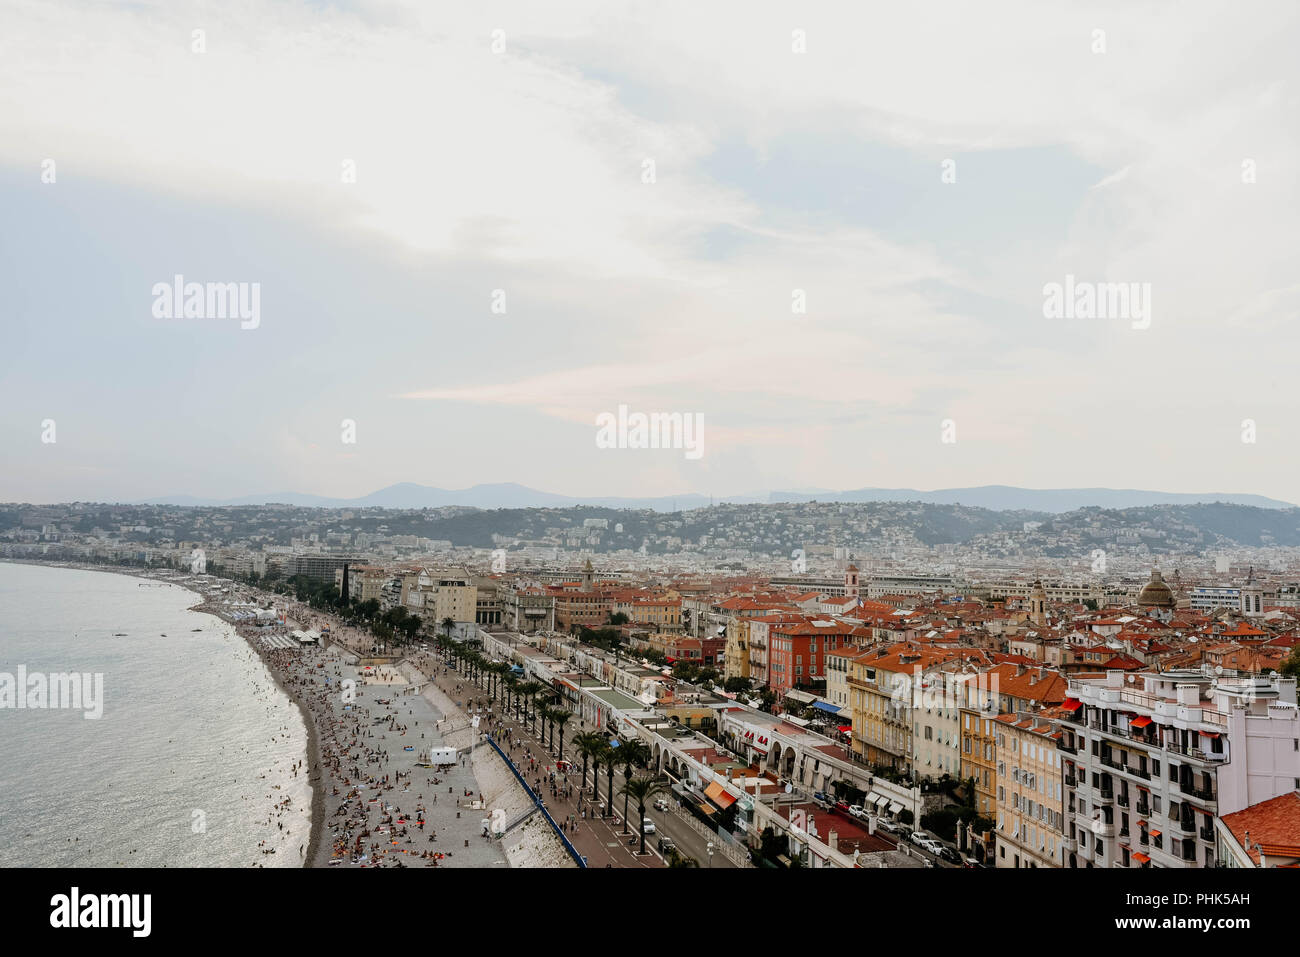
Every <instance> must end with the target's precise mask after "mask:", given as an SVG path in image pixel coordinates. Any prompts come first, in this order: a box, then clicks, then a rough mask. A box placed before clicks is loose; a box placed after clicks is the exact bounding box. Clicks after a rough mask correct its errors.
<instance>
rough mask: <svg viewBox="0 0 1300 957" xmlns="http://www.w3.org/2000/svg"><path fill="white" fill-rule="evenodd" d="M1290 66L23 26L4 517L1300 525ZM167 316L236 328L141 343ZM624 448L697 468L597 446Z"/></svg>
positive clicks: (2, 272)
mask: <svg viewBox="0 0 1300 957" xmlns="http://www.w3.org/2000/svg"><path fill="white" fill-rule="evenodd" d="M195 31H202V32H201V33H200V34H196V32H195ZM1298 43H1300V8H1297V7H1296V6H1295V5H1294V4H1291V3H1264V2H1261V3H1252V4H1251V5H1249V7H1246V8H1243V7H1242V6H1241V5H1239V4H1233V3H1180V4H1178V5H1176V7H1175V6H1174V5H1172V4H1168V3H1140V2H1123V3H1101V4H1087V5H1080V4H1064V3H1051V2H1042V0H1032V2H1024V3H1019V2H1005V3H993V4H979V5H975V4H969V3H933V4H895V5H884V4H870V5H867V4H850V3H815V2H813V3H808V2H800V3H754V2H743V3H708V4H701V3H698V2H685V3H674V2H654V3H619V2H609V0H600V2H590V3H588V2H574V0H564V2H559V3H555V4H537V3H535V2H534V3H529V2H521V3H506V2H484V3H474V4H445V3H437V4H431V3H427V2H405V0H382V2H379V0H377V2H364V0H362V2H357V3H322V2H316V3H304V2H277V3H269V2H260V0H236V2H223V3H184V2H180V3H176V2H152V0H138V2H132V3H112V2H93V3H77V2H68V0H39V2H30V0H10V2H8V3H5V4H3V5H0V323H2V325H0V333H2V334H3V339H0V342H2V343H3V346H2V347H0V443H2V445H3V448H4V450H5V455H4V467H3V468H0V501H19V502H51V501H72V500H82V501H85V500H95V501H131V500H138V499H143V498H147V497H153V496H162V495H193V496H198V497H210V498H233V497H238V496H244V495H253V494H262V493H274V492H287V491H294V492H302V493H312V494H318V495H325V496H333V497H356V496H361V495H364V494H366V493H368V492H371V491H374V490H376V489H379V488H382V487H384V486H387V485H390V484H394V483H397V482H415V483H419V484H423V485H432V486H439V487H443V488H463V487H467V486H470V485H474V484H477V483H484V482H518V483H521V484H524V485H528V486H532V487H534V488H538V489H543V490H546V491H551V492H558V493H563V494H568V495H591V496H596V495H600V496H614V495H623V496H649V495H672V494H681V493H685V492H699V493H703V494H712V495H717V496H726V495H739V494H747V493H753V492H757V491H764V490H770V489H790V490H793V489H805V488H821V489H854V488H862V487H869V486H878V487H888V488H894V487H913V488H920V489H934V488H946V487H961V486H974V485H984V484H1005V485H1019V486H1026V487H1034V488H1062V487H1068V488H1077V487H1092V486H1104V487H1114V488H1146V489H1159V490H1163V491H1171V492H1208V491H1222V492H1242V493H1246V492H1249V493H1258V494H1263V495H1270V496H1273V497H1276V498H1281V499H1284V500H1288V501H1300V488H1297V487H1296V479H1295V478H1294V476H1295V475H1296V474H1297V471H1300V470H1298V469H1297V465H1300V453H1298V452H1297V450H1300V423H1297V421H1296V419H1295V416H1294V415H1293V414H1292V405H1293V403H1292V393H1291V391H1290V390H1291V389H1292V388H1294V387H1295V374H1294V372H1293V368H1294V355H1295V352H1296V346H1297V345H1298V344H1300V317H1298V316H1297V312H1298V311H1300V278H1298V275H1297V269H1296V262H1297V251H1298V250H1300V235H1297V233H1300V217H1298V216H1297V212H1300V203H1298V200H1300V190H1298V188H1297V184H1298V182H1300V169H1298V163H1300V124H1297V123H1296V117H1297V116H1300V92H1298V86H1297V82H1298V81H1300V59H1298V58H1297V57H1296V56H1295V55H1294V51H1295V49H1296V48H1297V45H1298ZM176 275H181V276H183V277H184V281H185V282H197V283H242V284H246V285H245V286H244V289H245V290H251V289H252V288H253V284H257V290H258V295H259V299H258V302H259V309H258V314H257V317H256V321H255V322H253V321H245V322H242V323H241V321H240V320H239V319H238V318H221V317H215V316H212V315H190V316H186V315H184V314H180V315H174V316H171V317H168V316H166V315H165V314H164V315H159V312H160V308H161V307H160V306H159V303H158V300H159V296H160V295H161V294H160V293H159V292H158V287H159V285H160V284H162V285H163V286H165V287H170V285H171V284H172V283H173V281H174V277H175V276H176ZM1067 277H1073V279H1072V280H1067ZM1067 281H1068V282H1071V283H1073V284H1074V285H1073V286H1071V288H1076V287H1083V286H1091V287H1101V284H1119V283H1122V284H1125V288H1126V289H1131V290H1133V292H1134V295H1133V298H1132V300H1131V302H1130V304H1129V312H1122V313H1121V314H1120V315H1118V316H1116V315H1104V316H1100V315H1091V316H1090V315H1087V314H1086V310H1085V309H1084V307H1083V306H1082V305H1081V306H1080V308H1079V310H1077V311H1075V310H1072V311H1071V312H1070V313H1069V314H1067V315H1048V314H1047V313H1049V312H1050V310H1048V309H1046V308H1045V302H1046V301H1047V299H1048V293H1047V292H1046V289H1047V288H1049V287H1050V285H1051V284H1060V285H1061V286H1062V287H1065V285H1066V283H1067ZM1129 284H1135V285H1132V286H1130V285H1129ZM1102 288H1104V287H1102ZM1116 288H1117V287H1116ZM1142 303H1145V304H1146V305H1147V306H1148V307H1149V308H1145V309H1138V306H1139V305H1141V304H1142ZM800 307H802V308H800ZM202 311H203V310H199V312H202ZM163 312H164V313H165V310H163ZM182 313H183V310H182ZM1077 313H1085V314H1082V315H1081V314H1077ZM244 326H249V328H244ZM620 406H625V407H626V408H627V410H628V411H629V412H630V413H637V412H641V413H646V414H650V413H681V414H683V415H687V416H692V417H693V419H692V421H697V422H698V423H700V430H701V431H700V435H701V437H702V441H701V443H700V451H701V453H702V454H699V455H689V454H687V452H688V451H689V450H688V449H684V448H683V447H681V444H680V443H679V444H678V447H675V448H638V447H635V446H636V444H637V437H636V435H635V434H632V435H630V436H629V435H627V434H626V433H624V434H622V435H621V436H620V438H622V439H623V441H616V442H614V443H612V444H613V445H615V446H616V447H602V443H601V442H599V441H598V438H599V430H598V428H597V419H598V417H600V416H601V415H602V414H606V413H609V414H616V413H617V410H618V409H619V408H620ZM603 444H604V445H606V446H608V445H610V444H611V443H610V442H604V443H603Z"/></svg>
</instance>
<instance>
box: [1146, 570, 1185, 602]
mask: <svg viewBox="0 0 1300 957" xmlns="http://www.w3.org/2000/svg"><path fill="white" fill-rule="evenodd" d="M1138 604H1139V605H1141V606H1142V607H1143V608H1173V607H1174V605H1175V604H1177V601H1176V599H1175V598H1174V592H1173V589H1171V588H1170V587H1169V586H1168V585H1166V584H1165V580H1164V578H1162V577H1161V575H1160V569H1158V568H1153V569H1151V580H1150V581H1149V582H1147V583H1146V584H1145V585H1143V586H1142V590H1141V591H1140V592H1138Z"/></svg>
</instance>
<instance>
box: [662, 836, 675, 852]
mask: <svg viewBox="0 0 1300 957" xmlns="http://www.w3.org/2000/svg"><path fill="white" fill-rule="evenodd" d="M676 851H677V844H676V843H675V842H674V841H673V839H672V838H671V837H668V836H667V835H665V836H663V837H661V838H659V853H660V854H663V855H664V856H667V855H669V854H673V853H675V852H676Z"/></svg>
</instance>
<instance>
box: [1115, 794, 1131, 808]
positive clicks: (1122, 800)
mask: <svg viewBox="0 0 1300 957" xmlns="http://www.w3.org/2000/svg"><path fill="white" fill-rule="evenodd" d="M1115 803H1116V804H1118V805H1119V806H1120V807H1128V806H1129V797H1128V795H1127V794H1121V795H1120V796H1119V797H1117V798H1116V799H1115Z"/></svg>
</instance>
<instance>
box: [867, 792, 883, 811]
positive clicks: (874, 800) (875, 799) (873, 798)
mask: <svg viewBox="0 0 1300 957" xmlns="http://www.w3.org/2000/svg"><path fill="white" fill-rule="evenodd" d="M883 800H884V798H883V797H881V796H880V795H879V794H877V793H876V792H875V791H872V792H871V793H870V794H868V795H867V800H866V803H867V804H870V805H872V806H873V807H874V806H875V805H877V804H879V803H880V802H881V801H883Z"/></svg>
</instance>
